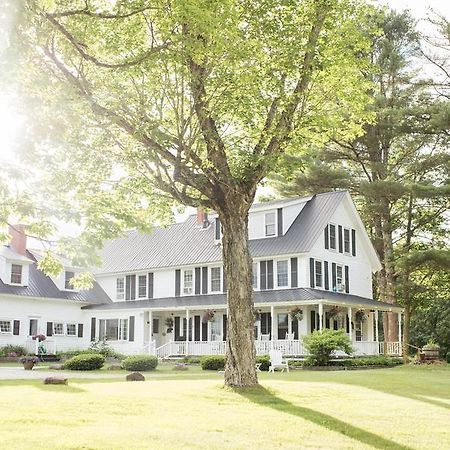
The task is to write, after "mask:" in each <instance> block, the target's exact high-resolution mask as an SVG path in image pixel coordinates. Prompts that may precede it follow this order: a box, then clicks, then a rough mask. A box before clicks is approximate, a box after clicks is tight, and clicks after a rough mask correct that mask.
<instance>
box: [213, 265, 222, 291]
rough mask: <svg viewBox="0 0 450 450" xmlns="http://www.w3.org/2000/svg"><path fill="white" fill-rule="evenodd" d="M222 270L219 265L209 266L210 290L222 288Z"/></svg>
mask: <svg viewBox="0 0 450 450" xmlns="http://www.w3.org/2000/svg"><path fill="white" fill-rule="evenodd" d="M221 283H222V270H221V268H220V267H211V292H220V291H221V290H222V286H221Z"/></svg>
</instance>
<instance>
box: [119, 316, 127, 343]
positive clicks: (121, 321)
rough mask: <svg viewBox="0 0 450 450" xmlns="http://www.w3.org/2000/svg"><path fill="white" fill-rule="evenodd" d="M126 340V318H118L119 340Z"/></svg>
mask: <svg viewBox="0 0 450 450" xmlns="http://www.w3.org/2000/svg"><path fill="white" fill-rule="evenodd" d="M126 340H128V319H119V341H126Z"/></svg>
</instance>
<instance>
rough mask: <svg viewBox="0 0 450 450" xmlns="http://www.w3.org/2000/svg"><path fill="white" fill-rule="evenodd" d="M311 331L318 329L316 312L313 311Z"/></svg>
mask: <svg viewBox="0 0 450 450" xmlns="http://www.w3.org/2000/svg"><path fill="white" fill-rule="evenodd" d="M310 316H311V333H312V332H313V331H314V330H315V329H316V312H315V311H311V314H310Z"/></svg>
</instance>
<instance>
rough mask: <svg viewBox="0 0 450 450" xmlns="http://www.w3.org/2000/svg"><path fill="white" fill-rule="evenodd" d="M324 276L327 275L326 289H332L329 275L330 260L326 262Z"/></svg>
mask: <svg viewBox="0 0 450 450" xmlns="http://www.w3.org/2000/svg"><path fill="white" fill-rule="evenodd" d="M323 265H324V267H325V270H324V277H325V289H326V290H327V291H328V290H329V289H330V280H329V275H328V261H325V262H324V264H323Z"/></svg>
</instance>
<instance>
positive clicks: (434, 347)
mask: <svg viewBox="0 0 450 450" xmlns="http://www.w3.org/2000/svg"><path fill="white" fill-rule="evenodd" d="M440 349H441V347H440V346H439V344H438V343H436V341H435V340H434V339H430V340H429V341H428V342H427V343H426V345H424V346H423V347H422V352H423V354H424V355H425V359H427V360H437V359H439V350H440Z"/></svg>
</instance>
